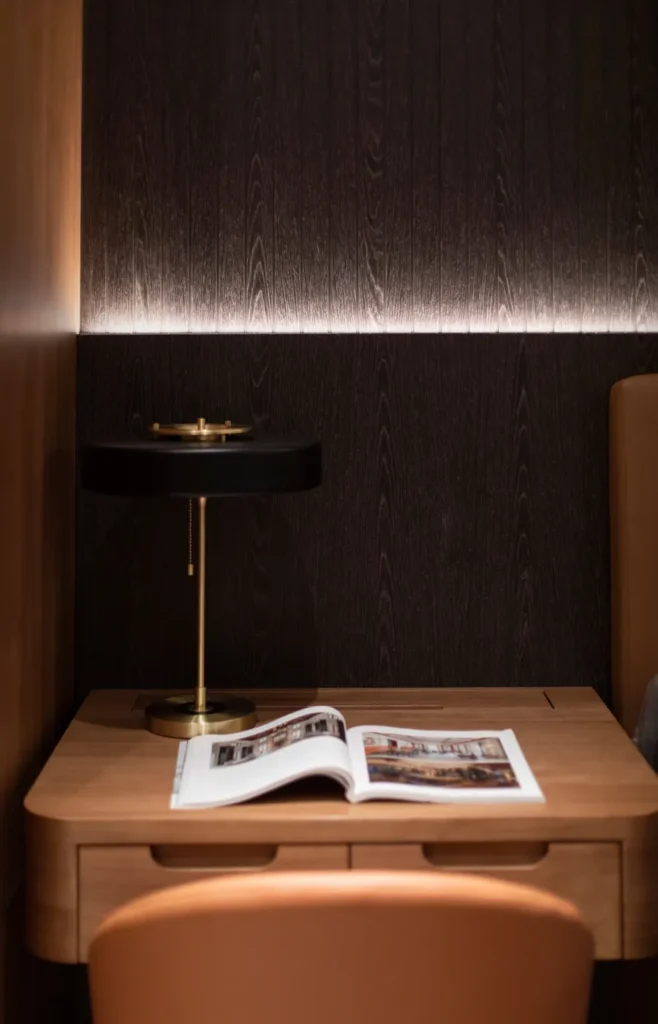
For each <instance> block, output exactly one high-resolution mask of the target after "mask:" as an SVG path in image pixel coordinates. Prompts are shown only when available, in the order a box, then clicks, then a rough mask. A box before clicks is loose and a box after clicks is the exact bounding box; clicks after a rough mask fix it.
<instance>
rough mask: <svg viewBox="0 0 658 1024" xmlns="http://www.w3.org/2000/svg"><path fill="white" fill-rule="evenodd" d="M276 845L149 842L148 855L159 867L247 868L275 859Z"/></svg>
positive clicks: (181, 868)
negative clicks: (159, 843) (149, 853)
mask: <svg viewBox="0 0 658 1024" xmlns="http://www.w3.org/2000/svg"><path fill="white" fill-rule="evenodd" d="M277 854H278V847H277V846H272V845H258V846H252V845H233V844H226V843H224V844H215V845H213V844H212V843H198V844H190V845H186V846H180V845H171V846H152V847H151V857H152V859H153V860H154V861H155V863H156V864H159V865H160V867H163V868H170V869H173V870H180V871H184V870H187V871H189V870H194V869H198V870H207V871H211V870H213V869H214V870H224V871H240V870H244V871H249V870H257V869H258V868H267V867H269V866H270V865H272V864H273V863H274V861H275V860H276V857H277Z"/></svg>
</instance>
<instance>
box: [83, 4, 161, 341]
mask: <svg viewBox="0 0 658 1024" xmlns="http://www.w3.org/2000/svg"><path fill="white" fill-rule="evenodd" d="M93 6H95V5H92V7H93ZM158 6H159V5H158V4H155V3H153V0H140V3H139V4H138V5H137V8H136V12H135V20H136V28H135V32H136V37H137V40H138V50H139V58H138V63H137V68H136V78H137V89H138V93H137V94H138V96H139V98H140V100H139V103H137V104H135V107H134V108H133V117H134V131H135V172H134V180H133V203H134V206H133V218H134V241H133V268H134V270H133V273H134V320H133V324H134V329H135V330H137V331H139V330H144V329H145V328H146V329H148V328H150V329H151V330H154V329H157V328H158V327H160V326H161V324H162V314H163V308H165V307H166V305H167V302H168V300H169V292H168V291H166V292H165V293H164V294H163V267H162V254H163V217H164V209H163V201H164V198H165V193H164V189H163V179H162V176H163V172H164V168H165V149H164V117H165V109H164V108H165V102H166V100H165V97H166V75H165V62H164V55H165V53H166V45H165V40H164V38H163V33H162V30H161V26H160V24H159V19H158ZM91 116H92V115H90V117H91Z"/></svg>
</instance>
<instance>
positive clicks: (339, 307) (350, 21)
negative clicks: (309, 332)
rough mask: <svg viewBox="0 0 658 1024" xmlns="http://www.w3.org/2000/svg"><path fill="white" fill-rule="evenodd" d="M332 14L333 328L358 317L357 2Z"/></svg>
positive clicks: (337, 2)
mask: <svg viewBox="0 0 658 1024" xmlns="http://www.w3.org/2000/svg"><path fill="white" fill-rule="evenodd" d="M329 19H330V24H329V33H330V35H329V43H328V45H329V46H330V48H331V60H330V68H329V73H330V76H331V82H330V89H329V102H330V115H329V116H330V122H331V135H330V146H331V172H330V175H329V208H330V210H331V253H330V261H331V267H330V282H329V289H330V323H331V329H332V330H333V331H353V330H355V329H356V326H357V324H358V322H359V304H358V303H359V267H358V256H359V221H358V204H359V193H358V179H357V148H358V138H359V136H358V131H359V92H358V90H359V75H358V58H357V50H358V6H357V4H355V3H353V2H352V0H333V2H332V3H331V4H330V5H329Z"/></svg>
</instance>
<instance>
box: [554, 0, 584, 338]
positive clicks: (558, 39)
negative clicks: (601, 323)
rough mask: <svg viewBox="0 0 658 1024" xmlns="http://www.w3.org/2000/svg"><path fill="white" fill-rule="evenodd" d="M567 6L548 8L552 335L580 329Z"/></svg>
mask: <svg viewBox="0 0 658 1024" xmlns="http://www.w3.org/2000/svg"><path fill="white" fill-rule="evenodd" d="M577 11H578V5H577V4H573V3H572V2H571V0H552V2H551V5H550V8H549V72H550V73H549V94H550V171H551V213H552V216H551V249H552V259H551V267H550V270H551V276H552V283H553V288H552V292H553V315H554V329H555V330H556V331H579V330H580V329H581V326H582V300H581V290H580V219H579V206H578V196H579V159H578V155H579V147H578V139H579V132H580V118H579V109H580V108H579V96H580V81H579V37H578V32H577V28H578V25H577V22H576V14H577Z"/></svg>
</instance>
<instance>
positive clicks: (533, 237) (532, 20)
mask: <svg viewBox="0 0 658 1024" xmlns="http://www.w3.org/2000/svg"><path fill="white" fill-rule="evenodd" d="M551 6H552V5H551V0H536V2H535V3H532V4H525V5H524V7H523V30H524V31H523V59H524V118H525V119H524V125H523V160H524V171H523V175H524V189H525V274H524V285H525V314H526V323H527V328H528V330H529V331H551V330H552V329H553V324H554V319H553V275H552V259H553V253H552V239H551V218H552V212H553V211H552V199H553V197H552V193H551V160H552V152H551V134H550V111H551V96H550V92H549V85H550V80H551V65H550V53H549V18H550V11H551Z"/></svg>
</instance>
